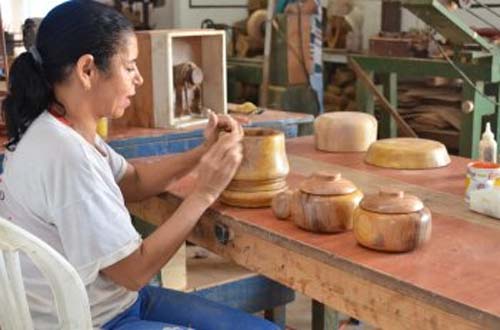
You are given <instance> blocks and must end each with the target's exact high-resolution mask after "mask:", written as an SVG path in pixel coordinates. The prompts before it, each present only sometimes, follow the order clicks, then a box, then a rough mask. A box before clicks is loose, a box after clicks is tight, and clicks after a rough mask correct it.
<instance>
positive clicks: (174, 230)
mask: <svg viewBox="0 0 500 330" xmlns="http://www.w3.org/2000/svg"><path fill="white" fill-rule="evenodd" d="M241 138H242V133H241V131H240V130H234V131H233V132H231V133H229V134H224V135H223V136H221V137H220V139H219V140H218V141H217V142H216V143H215V144H214V145H213V146H212V147H211V148H210V149H209V151H207V153H206V154H205V155H204V156H203V157H202V158H201V160H200V167H199V173H202V175H199V176H198V178H197V180H196V183H195V187H194V189H193V192H192V193H191V194H190V195H189V196H188V197H187V198H186V199H185V200H184V202H183V203H182V204H181V205H180V206H179V208H178V209H177V210H176V211H175V213H174V214H173V215H172V216H171V217H170V219H168V220H167V221H165V222H164V223H163V224H162V225H161V226H159V227H158V229H157V230H155V231H154V232H153V233H152V234H151V235H150V236H148V237H147V238H146V239H145V240H144V241H143V242H142V245H141V247H140V248H139V249H138V250H136V251H135V252H133V253H132V254H131V255H129V256H128V257H126V258H124V259H122V260H120V261H119V262H117V263H115V264H113V265H111V266H109V267H107V268H105V269H103V270H102V272H103V273H104V274H105V275H106V276H108V277H109V278H111V280H113V281H114V282H115V283H118V284H120V285H122V286H124V287H126V288H127V289H129V290H139V289H140V288H141V287H143V286H144V285H146V284H147V283H148V282H149V281H150V280H151V278H152V277H153V276H154V275H155V274H157V273H158V271H159V270H160V269H161V268H162V267H163V266H164V265H165V264H166V263H167V261H168V260H169V259H170V258H171V257H172V255H173V254H174V253H175V252H176V251H177V249H178V248H179V246H180V245H181V244H182V242H184V240H185V239H186V237H187V236H188V234H189V233H190V231H191V230H192V229H193V227H194V226H195V225H196V223H197V222H198V219H199V218H200V217H201V215H202V214H203V212H204V211H205V210H206V209H207V208H208V207H209V206H210V205H211V204H212V203H213V202H214V201H215V199H216V198H217V197H218V196H219V194H220V193H221V192H222V190H224V188H225V187H226V186H227V184H228V183H229V181H230V180H231V179H232V177H233V176H234V174H235V172H236V169H237V168H238V166H239V164H240V162H241V159H242V157H243V156H242V146H241ZM222 164H223V165H222Z"/></svg>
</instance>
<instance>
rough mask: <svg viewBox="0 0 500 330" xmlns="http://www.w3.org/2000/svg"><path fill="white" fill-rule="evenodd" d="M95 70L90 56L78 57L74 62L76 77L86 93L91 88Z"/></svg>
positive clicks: (92, 57) (92, 58)
mask: <svg viewBox="0 0 500 330" xmlns="http://www.w3.org/2000/svg"><path fill="white" fill-rule="evenodd" d="M96 69H97V68H96V66H95V62H94V56H92V55H90V54H85V55H82V56H80V58H79V59H78V61H77V62H76V66H75V70H76V76H77V77H78V80H79V81H80V83H81V84H82V86H83V88H84V89H85V90H86V91H88V90H90V88H91V87H92V78H93V77H94V76H95V74H96V72H95V71H96Z"/></svg>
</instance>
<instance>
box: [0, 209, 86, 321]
mask: <svg viewBox="0 0 500 330" xmlns="http://www.w3.org/2000/svg"><path fill="white" fill-rule="evenodd" d="M19 252H23V253H25V254H26V255H27V256H28V257H29V258H30V259H31V260H32V261H33V263H34V264H35V265H36V266H37V267H38V269H39V270H40V271H41V273H42V274H43V275H44V276H45V277H46V278H47V279H48V280H49V282H50V285H51V288H52V292H53V295H54V299H55V305H56V309H57V313H58V317H59V324H60V329H68V330H69V329H78V330H84V329H85V330H88V329H92V322H91V317H90V306H89V302H88V298H87V293H86V291H85V287H84V285H83V282H82V281H81V279H80V276H79V275H78V273H77V272H76V270H75V269H74V268H73V266H72V265H71V264H70V263H69V262H68V261H66V259H64V257H62V256H61V255H60V254H59V253H57V252H56V251H55V250H54V249H52V248H51V247H50V246H49V245H47V244H46V243H45V242H43V241H42V240H40V239H39V238H37V237H35V236H33V235H32V234H30V233H29V232H27V231H25V230H24V229H22V228H20V227H18V226H16V225H14V224H13V223H11V222H10V221H7V220H5V219H2V218H0V306H1V307H0V327H1V329H2V330H15V329H25V330H29V329H33V321H32V319H31V315H30V311H29V308H28V302H27V299H26V294H25V289H24V284H23V278H22V274H21V265H20V262H19Z"/></svg>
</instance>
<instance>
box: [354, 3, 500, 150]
mask: <svg viewBox="0 0 500 330" xmlns="http://www.w3.org/2000/svg"><path fill="white" fill-rule="evenodd" d="M384 1H386V2H400V3H401V5H402V6H403V7H404V8H406V9H408V10H409V11H410V12H412V13H413V14H415V15H416V16H417V17H419V18H420V19H421V20H423V21H424V22H425V23H427V24H428V25H429V26H430V27H431V28H433V29H434V30H435V31H436V32H438V33H439V34H441V35H442V36H443V37H444V38H446V39H447V41H448V42H449V43H450V44H451V45H452V46H453V56H451V58H447V60H444V59H443V60H441V59H425V58H423V59H422V58H404V57H386V56H369V55H353V56H351V58H352V60H354V61H356V62H357V63H358V64H359V65H360V66H361V67H362V68H363V70H364V71H365V72H366V73H367V74H368V75H369V76H370V77H373V75H374V74H375V73H376V74H377V75H380V77H381V78H382V79H381V81H382V86H383V87H382V88H383V93H384V95H385V97H386V98H387V100H388V101H389V102H390V103H391V105H392V106H393V108H395V109H397V106H398V101H397V82H398V78H400V77H429V76H440V77H446V78H461V79H463V80H464V85H463V91H462V100H463V107H462V110H463V115H462V124H461V131H460V137H459V139H460V141H459V153H460V155H461V156H466V157H472V158H476V157H477V156H478V153H479V151H478V146H479V140H480V134H481V129H482V124H483V119H484V117H485V116H489V119H490V120H491V121H492V124H493V127H494V131H495V133H496V136H497V137H498V136H500V135H499V134H500V106H499V104H498V103H499V101H500V88H499V86H500V66H499V64H500V63H499V61H500V57H499V55H500V48H499V47H498V46H496V45H494V44H493V43H490V42H489V41H488V40H486V39H484V38H483V37H481V36H479V35H478V34H477V33H476V32H475V31H473V30H472V29H471V28H470V27H468V26H467V25H466V24H465V23H464V22H463V20H462V19H461V18H460V17H459V16H458V15H457V14H456V13H455V12H454V11H453V10H450V9H449V8H448V7H446V6H445V5H443V4H442V2H441V1H439V0H384ZM470 2H471V1H464V0H460V1H457V4H458V5H462V4H470ZM471 45H472V47H470V46H471ZM357 95H358V100H357V101H358V104H359V106H360V109H364V110H365V111H367V112H370V113H373V112H374V102H373V97H371V95H369V93H368V90H367V88H366V87H365V86H364V85H362V84H361V83H359V82H358V94H357ZM381 129H382V134H383V136H384V137H394V136H396V134H397V127H396V123H395V121H394V120H393V119H392V118H391V117H390V116H389V115H387V114H383V115H382V122H381Z"/></svg>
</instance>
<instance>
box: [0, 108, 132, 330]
mask: <svg viewBox="0 0 500 330" xmlns="http://www.w3.org/2000/svg"><path fill="white" fill-rule="evenodd" d="M96 144H97V145H98V146H100V149H102V151H104V152H103V153H101V152H99V151H98V150H97V149H96V147H94V146H92V145H91V144H90V143H88V142H87V141H86V140H85V139H84V138H83V137H82V136H81V135H79V134H78V133H77V132H75V131H74V130H73V129H72V128H70V127H69V126H67V125H65V124H64V123H62V122H60V121H59V120H58V119H56V118H55V117H54V116H52V115H51V114H49V113H48V112H44V113H43V114H41V115H40V116H39V117H38V118H37V119H36V120H35V121H34V122H33V123H32V124H31V126H30V127H29V129H28V130H27V131H26V133H25V134H24V136H23V137H22V139H21V141H20V142H19V143H18V144H17V147H16V150H15V151H14V152H8V151H7V152H6V153H5V159H4V173H3V174H2V180H1V182H0V215H1V216H3V217H4V218H6V219H9V220H11V221H12V222H13V223H15V224H16V225H18V226H20V227H22V228H24V229H26V230H27V231H29V232H31V233H32V234H34V235H35V236H37V237H39V238H40V239H42V240H43V241H45V242H46V243H48V244H49V245H50V246H52V247H53V248H54V249H55V250H57V251H58V252H59V253H60V254H62V255H63V256H64V257H65V258H66V259H67V260H68V261H69V262H70V263H71V264H72V265H73V266H74V267H75V269H76V270H77V272H78V273H79V275H80V277H81V279H82V281H83V283H84V285H85V287H86V289H87V294H88V297H89V302H90V309H91V314H92V323H93V325H94V327H100V326H102V325H103V324H104V323H106V322H107V321H109V320H111V319H112V318H113V317H115V316H116V315H117V314H119V313H120V312H122V311H124V310H125V309H126V308H128V307H129V306H131V305H132V304H133V303H134V302H135V300H136V299H137V293H136V292H132V291H128V290H127V289H125V288H124V287H122V286H119V285H117V284H115V283H114V282H113V281H111V280H110V279H109V278H107V277H106V276H104V275H103V274H102V273H100V272H99V271H100V270H101V269H103V268H105V267H107V266H110V265H112V264H114V263H116V262H117V261H119V260H121V259H123V258H124V257H126V256H128V255H130V254H131V253H132V252H133V251H135V250H136V249H137V248H138V247H139V246H140V244H141V238H140V236H139V234H138V233H137V232H136V231H135V229H134V227H133V226H132V224H131V219H130V215H129V213H128V211H127V209H126V207H125V205H124V199H123V196H122V194H121V191H120V189H119V187H118V185H117V182H118V181H119V180H120V179H121V178H122V176H123V175H124V173H125V170H126V167H127V162H126V160H125V159H124V158H123V157H122V156H120V155H118V154H117V153H116V152H114V151H113V150H112V149H111V148H110V147H109V146H108V145H107V144H106V143H105V142H104V141H103V140H102V139H100V138H98V137H96ZM2 198H3V199H2ZM21 265H22V271H23V277H24V280H25V286H26V291H27V296H28V303H29V305H30V310H31V314H32V317H33V319H34V323H35V328H36V329H55V328H57V319H56V310H55V304H54V302H53V297H52V292H51V290H50V287H49V286H48V282H47V281H46V280H45V278H44V277H43V276H42V275H41V274H40V272H39V271H38V269H37V268H35V266H34V265H33V264H32V263H31V261H30V260H28V259H27V258H23V259H22V260H21Z"/></svg>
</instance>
